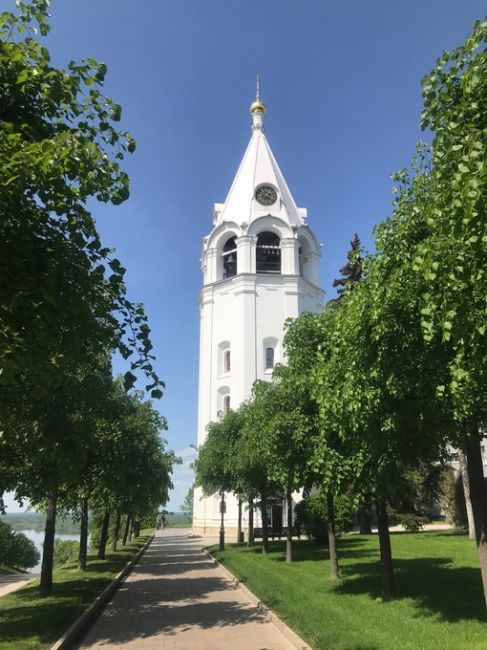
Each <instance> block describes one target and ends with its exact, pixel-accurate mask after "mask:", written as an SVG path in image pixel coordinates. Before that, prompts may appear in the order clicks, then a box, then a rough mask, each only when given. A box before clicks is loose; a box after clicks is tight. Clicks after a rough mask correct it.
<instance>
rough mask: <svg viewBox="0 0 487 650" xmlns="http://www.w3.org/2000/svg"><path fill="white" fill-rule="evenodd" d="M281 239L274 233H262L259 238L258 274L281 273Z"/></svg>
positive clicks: (257, 254)
mask: <svg viewBox="0 0 487 650" xmlns="http://www.w3.org/2000/svg"><path fill="white" fill-rule="evenodd" d="M279 243H280V242H279V237H278V236H277V235H276V234H274V233H273V232H261V233H260V235H259V236H258V237H257V253H256V270H257V273H280V272H281V247H280V245H279Z"/></svg>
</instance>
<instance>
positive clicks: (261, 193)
mask: <svg viewBox="0 0 487 650" xmlns="http://www.w3.org/2000/svg"><path fill="white" fill-rule="evenodd" d="M255 198H256V199H257V201H258V202H259V203H260V204H261V205H272V204H273V203H275V202H276V201H277V192H276V190H275V189H274V188H273V187H272V185H260V187H258V188H257V189H256V190H255Z"/></svg>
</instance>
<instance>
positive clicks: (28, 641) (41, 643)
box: [0, 530, 152, 650]
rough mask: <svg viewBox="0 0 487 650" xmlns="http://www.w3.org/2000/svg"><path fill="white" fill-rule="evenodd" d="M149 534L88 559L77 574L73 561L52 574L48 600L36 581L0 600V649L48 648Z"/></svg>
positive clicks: (143, 534)
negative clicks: (51, 589) (100, 558)
mask: <svg viewBox="0 0 487 650" xmlns="http://www.w3.org/2000/svg"><path fill="white" fill-rule="evenodd" d="M151 534H152V531H149V530H143V531H142V533H141V536H140V537H138V538H137V539H136V540H132V542H131V543H130V544H127V546H120V548H119V550H118V551H117V552H116V553H112V552H111V551H109V550H108V549H107V554H106V559H105V560H96V559H95V554H90V555H89V556H88V567H87V570H86V571H84V572H81V571H78V569H77V562H68V563H67V564H65V565H63V566H62V567H59V568H58V569H55V571H54V590H53V595H52V596H50V597H42V596H40V595H39V587H38V585H39V581H38V580H36V581H35V582H33V583H31V584H30V585H28V586H26V587H24V588H23V589H19V590H18V591H15V592H14V593H12V594H7V595H6V596H2V597H1V598H0V650H7V649H8V650H14V649H15V650H37V649H39V648H43V649H44V648H48V647H50V646H51V645H52V644H53V643H54V642H55V641H56V640H57V639H58V638H59V637H60V636H61V635H62V634H63V632H64V631H65V630H67V628H68V627H69V626H70V625H71V624H72V623H73V622H74V621H75V620H76V619H77V618H78V616H80V614H82V612H83V611H84V610H85V609H86V608H87V607H88V605H89V604H90V603H91V602H92V601H93V600H94V598H95V596H97V595H98V594H99V593H100V592H101V591H103V589H104V588H105V587H106V586H107V585H108V583H109V582H110V581H111V580H112V579H113V578H114V576H115V575H116V574H117V573H118V572H119V571H120V570H121V569H122V568H123V567H124V566H125V565H126V564H127V562H129V561H130V560H131V559H132V557H133V556H134V554H135V553H136V552H137V550H138V549H139V548H140V547H141V546H142V545H143V544H144V543H145V542H146V541H147V539H148V537H149V536H150V535H151Z"/></svg>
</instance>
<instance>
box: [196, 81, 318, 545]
mask: <svg viewBox="0 0 487 650" xmlns="http://www.w3.org/2000/svg"><path fill="white" fill-rule="evenodd" d="M265 112H266V107H265V105H264V104H263V103H262V102H261V101H260V98H259V88H258V86H257V97H256V100H255V102H254V103H253V104H252V105H251V106H250V113H251V115H252V137H251V139H250V143H249V145H248V147H247V150H246V152H245V154H244V157H243V159H242V162H241V163H240V167H239V168H238V171H237V175H236V176H235V179H234V181H233V183H232V186H231V188H230V191H229V193H228V196H227V198H226V200H225V203H216V204H215V206H214V209H213V229H212V231H211V233H210V234H209V235H208V236H207V237H205V238H204V239H203V256H202V271H203V288H202V290H201V296H200V315H201V333H200V370H199V410H198V446H199V445H201V444H203V442H204V440H205V437H206V426H207V424H208V423H209V422H211V421H214V420H217V419H218V417H219V416H220V415H221V414H222V413H225V412H226V411H227V410H228V409H230V408H233V407H237V406H238V405H239V404H240V403H241V402H243V401H244V400H246V399H248V397H249V396H250V392H251V388H252V384H253V383H254V381H255V380H256V379H270V378H271V375H272V369H273V366H274V364H276V363H278V362H282V361H283V350H282V338H283V333H284V331H283V329H284V322H285V321H286V319H287V318H296V317H297V316H298V315H299V314H301V313H302V312H304V311H309V312H319V311H322V309H323V297H324V292H323V291H322V290H321V289H320V288H319V286H318V264H319V258H320V254H321V251H320V244H319V243H318V241H317V240H316V237H315V236H314V234H313V233H312V231H311V230H310V228H309V227H308V225H307V213H306V209H305V208H298V207H297V206H296V203H295V202H294V199H293V197H292V196H291V193H290V191H289V188H288V186H287V184H286V181H285V180H284V177H283V175H282V173H281V170H280V169H279V166H278V165H277V162H276V160H275V158H274V156H273V154H272V151H271V149H270V146H269V143H268V142H267V138H266V136H265V133H264V116H265ZM219 501H220V497H219V495H214V496H212V497H207V498H205V497H202V492H201V490H200V489H199V488H198V489H195V493H194V512H193V529H194V530H195V532H201V533H206V534H216V533H217V532H218V530H219V526H220V523H219V522H220V511H219ZM226 503H227V508H226V515H225V528H226V530H227V532H229V533H231V532H232V531H233V532H236V528H237V500H236V499H235V497H234V496H233V495H230V494H228V495H226ZM286 523H287V522H286ZM246 525H247V511H246V510H245V508H244V511H243V526H244V528H245V526H246ZM255 525H259V524H258V523H257V522H256V524H255Z"/></svg>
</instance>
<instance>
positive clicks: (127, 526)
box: [122, 515, 130, 546]
mask: <svg viewBox="0 0 487 650" xmlns="http://www.w3.org/2000/svg"><path fill="white" fill-rule="evenodd" d="M129 527H130V515H127V519H126V520H125V528H124V531H123V539H122V544H123V545H124V546H125V545H126V544H127V538H128V536H129Z"/></svg>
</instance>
